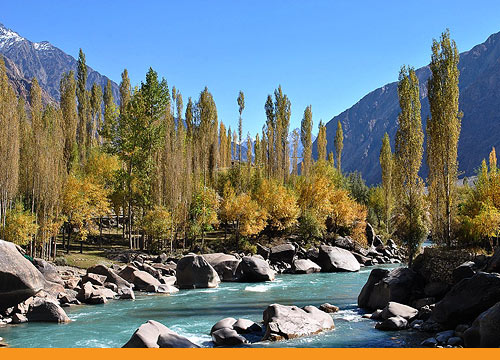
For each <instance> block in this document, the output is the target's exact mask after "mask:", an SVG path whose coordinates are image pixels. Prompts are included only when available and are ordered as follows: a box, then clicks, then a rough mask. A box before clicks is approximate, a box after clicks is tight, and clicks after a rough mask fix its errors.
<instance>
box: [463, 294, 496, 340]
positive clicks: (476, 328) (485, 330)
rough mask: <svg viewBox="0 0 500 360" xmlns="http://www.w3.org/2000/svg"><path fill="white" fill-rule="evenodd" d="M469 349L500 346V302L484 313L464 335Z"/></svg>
mask: <svg viewBox="0 0 500 360" xmlns="http://www.w3.org/2000/svg"><path fill="white" fill-rule="evenodd" d="M464 338H465V345H466V346H467V347H495V348H498V347H499V346H500V302H498V303H496V304H495V305H494V306H492V307H491V308H489V309H488V310H486V311H485V312H483V313H482V314H481V315H479V316H478V317H477V319H476V320H474V322H473V323H472V326H471V327H470V328H469V329H467V330H466V331H465V333H464Z"/></svg>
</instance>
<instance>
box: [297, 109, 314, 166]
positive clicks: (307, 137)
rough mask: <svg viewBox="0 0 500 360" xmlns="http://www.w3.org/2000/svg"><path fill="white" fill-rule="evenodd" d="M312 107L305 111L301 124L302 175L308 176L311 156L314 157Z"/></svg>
mask: <svg viewBox="0 0 500 360" xmlns="http://www.w3.org/2000/svg"><path fill="white" fill-rule="evenodd" d="M312 127H313V121H312V107H311V105H309V106H308V107H306V109H305V110H304V116H303V117H302V122H301V124H300V141H301V142H302V146H303V150H302V168H301V173H302V174H303V175H307V174H308V172H309V169H310V168H311V156H312V135H311V133H312Z"/></svg>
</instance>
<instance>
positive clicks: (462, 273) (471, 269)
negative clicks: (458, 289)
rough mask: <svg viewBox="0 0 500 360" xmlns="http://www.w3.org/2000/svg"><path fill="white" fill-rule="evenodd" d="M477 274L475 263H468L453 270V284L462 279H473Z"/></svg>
mask: <svg viewBox="0 0 500 360" xmlns="http://www.w3.org/2000/svg"><path fill="white" fill-rule="evenodd" d="M475 274H476V264H475V263H474V262H473V261H466V262H464V263H463V264H462V265H460V266H458V267H456V268H455V269H453V273H452V277H453V283H454V284H456V283H458V282H459V281H460V280H462V279H467V278H471V277H473V276H474V275H475Z"/></svg>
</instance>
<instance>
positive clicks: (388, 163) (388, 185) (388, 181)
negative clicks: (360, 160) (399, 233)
mask: <svg viewBox="0 0 500 360" xmlns="http://www.w3.org/2000/svg"><path fill="white" fill-rule="evenodd" d="M379 160H380V167H381V169H382V192H383V194H384V223H385V231H386V233H387V234H390V230H391V227H390V223H391V211H392V203H393V196H392V181H393V180H392V175H393V174H392V173H393V155H392V150H391V142H390V139H389V135H388V134H387V133H385V135H384V138H383V139H382V148H381V149H380V157H379Z"/></svg>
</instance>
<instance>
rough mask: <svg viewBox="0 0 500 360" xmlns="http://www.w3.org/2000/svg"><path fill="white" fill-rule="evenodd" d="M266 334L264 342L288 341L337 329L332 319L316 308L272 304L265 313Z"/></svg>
mask: <svg viewBox="0 0 500 360" xmlns="http://www.w3.org/2000/svg"><path fill="white" fill-rule="evenodd" d="M263 318H264V326H265V327H266V333H265V335H264V337H263V339H262V340H271V341H277V340H287V339H293V338H297V337H301V336H308V335H313V334H317V333H319V332H322V331H326V330H331V329H333V328H334V327H335V325H334V323H333V319H332V317H331V316H330V315H329V314H327V313H325V312H324V311H321V310H319V309H318V308H317V307H315V306H305V307H303V308H302V309H301V308H298V307H297V306H285V305H279V304H272V305H269V306H268V307H267V309H266V310H265V311H264V316H263Z"/></svg>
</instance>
